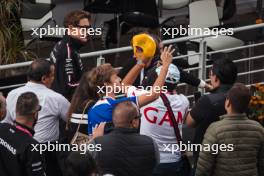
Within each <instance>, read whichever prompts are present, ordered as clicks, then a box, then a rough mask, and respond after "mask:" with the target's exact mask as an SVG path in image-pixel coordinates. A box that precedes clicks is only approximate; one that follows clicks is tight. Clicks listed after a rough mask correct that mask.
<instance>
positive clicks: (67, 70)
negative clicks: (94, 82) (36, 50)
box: [50, 10, 93, 100]
mask: <svg viewBox="0 0 264 176" xmlns="http://www.w3.org/2000/svg"><path fill="white" fill-rule="evenodd" d="M90 18H91V16H90V14H89V13H88V12H85V11H82V10H76V11H72V12H70V13H69V14H67V15H66V17H65V18H64V27H65V35H64V37H63V38H62V40H61V41H59V42H58V43H57V44H56V45H55V46H54V48H53V50H52V52H51V54H50V59H51V61H52V62H53V63H54V64H55V67H56V68H55V70H56V72H55V80H54V83H53V86H52V88H53V90H55V91H56V92H58V93H60V94H62V95H63V96H64V97H66V98H67V99H68V100H70V99H71V97H72V94H73V92H74V90H75V88H76V87H77V86H78V82H79V80H80V78H81V76H82V73H83V64H82V61H81V58H80V56H79V50H80V48H81V47H82V46H84V44H85V43H86V42H87V41H88V37H89V33H90V29H93V28H91V24H90Z"/></svg>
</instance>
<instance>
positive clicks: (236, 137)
mask: <svg viewBox="0 0 264 176" xmlns="http://www.w3.org/2000/svg"><path fill="white" fill-rule="evenodd" d="M220 119H221V120H220V121H217V122H214V123H212V124H211V125H210V126H209V128H208V129H207V131H206V133H205V136H204V140H203V147H204V148H203V151H201V152H200V155H199V159H198V163H197V169H196V176H207V175H208V176H264V128H263V127H262V126H261V125H260V124H259V123H257V122H255V121H253V120H249V119H248V118H247V117H246V115H244V114H236V115H224V116H221V117H220ZM209 145H210V149H211V150H209V149H208V146H209ZM217 147H218V149H219V150H218V153H217V150H216V149H217ZM216 153H217V154H216Z"/></svg>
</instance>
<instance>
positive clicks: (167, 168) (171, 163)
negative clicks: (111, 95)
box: [127, 64, 189, 176]
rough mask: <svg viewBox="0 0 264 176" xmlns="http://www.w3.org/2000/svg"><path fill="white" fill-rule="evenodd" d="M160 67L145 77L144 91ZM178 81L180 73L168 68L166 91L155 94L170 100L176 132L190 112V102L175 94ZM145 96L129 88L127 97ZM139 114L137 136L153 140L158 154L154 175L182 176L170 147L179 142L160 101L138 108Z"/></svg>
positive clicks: (176, 69) (166, 111)
mask: <svg viewBox="0 0 264 176" xmlns="http://www.w3.org/2000/svg"><path fill="white" fill-rule="evenodd" d="M161 67H162V66H160V67H158V68H155V67H154V68H152V70H150V71H149V72H148V73H147V75H146V76H145V78H144V80H143V82H142V86H143V87H144V88H148V87H150V86H151V85H153V81H155V79H156V77H157V76H158V75H159V72H160V70H161ZM179 80H180V71H179V69H178V68H177V67H176V66H175V65H173V64H170V66H169V70H168V73H167V77H166V81H165V84H164V86H166V87H164V88H163V89H162V90H157V91H161V93H163V95H165V96H166V97H167V99H168V100H169V103H170V106H171V109H172V111H173V113H174V116H175V118H176V122H177V124H178V128H179V130H180V131H182V124H183V121H184V118H185V116H186V113H187V110H188V108H189V101H188V99H187V97H186V96H184V95H183V94H177V92H176V87H177V83H178V82H179ZM144 92H145V90H140V89H136V88H135V87H130V88H129V90H128V94H127V95H128V96H132V95H134V96H138V95H140V94H143V93H144ZM140 111H141V114H142V117H141V126H140V134H144V135H147V136H150V137H151V138H152V139H153V140H155V142H156V143H157V144H158V148H159V152H160V164H159V165H158V166H157V167H156V168H155V170H154V173H153V175H155V176H158V175H182V174H181V173H182V172H181V166H182V163H181V162H182V161H181V152H180V151H174V152H172V146H173V144H178V141H177V138H176V135H175V132H174V127H173V122H172V121H171V119H170V116H169V113H168V110H167V108H166V106H165V104H164V102H163V100H162V98H161V97H159V98H158V99H157V100H155V101H153V102H152V103H150V104H148V105H146V106H143V107H141V108H140Z"/></svg>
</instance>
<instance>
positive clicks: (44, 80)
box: [41, 75, 47, 83]
mask: <svg viewBox="0 0 264 176" xmlns="http://www.w3.org/2000/svg"><path fill="white" fill-rule="evenodd" d="M46 81H47V76H45V75H44V76H42V77H41V82H42V83H46Z"/></svg>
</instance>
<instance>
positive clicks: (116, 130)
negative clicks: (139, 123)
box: [111, 127, 137, 133]
mask: <svg viewBox="0 0 264 176" xmlns="http://www.w3.org/2000/svg"><path fill="white" fill-rule="evenodd" d="M111 133H137V129H135V128H121V127H117V128H114V129H113V130H112V132H111Z"/></svg>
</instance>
